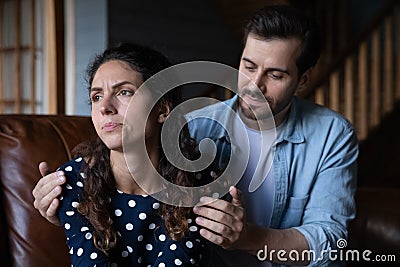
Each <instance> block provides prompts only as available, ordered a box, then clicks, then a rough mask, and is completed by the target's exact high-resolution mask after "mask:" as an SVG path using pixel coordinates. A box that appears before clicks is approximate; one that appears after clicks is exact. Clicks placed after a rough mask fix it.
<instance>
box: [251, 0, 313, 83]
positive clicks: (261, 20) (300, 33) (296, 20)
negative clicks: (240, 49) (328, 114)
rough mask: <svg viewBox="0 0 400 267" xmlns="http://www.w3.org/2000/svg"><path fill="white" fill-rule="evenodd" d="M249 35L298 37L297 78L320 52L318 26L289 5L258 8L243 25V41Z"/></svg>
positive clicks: (268, 37)
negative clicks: (299, 44)
mask: <svg viewBox="0 0 400 267" xmlns="http://www.w3.org/2000/svg"><path fill="white" fill-rule="evenodd" d="M249 34H252V35H255V37H256V38H259V39H261V40H273V39H288V38H292V37H295V38H299V39H300V41H301V54H300V55H299V57H298V59H297V60H296V65H297V69H298V71H299V77H300V76H301V75H302V74H303V73H304V72H305V71H307V70H308V69H309V68H311V67H313V66H314V65H315V64H316V63H317V61H318V58H319V56H320V53H321V38H320V33H319V30H318V27H317V26H316V24H315V23H314V22H313V21H312V20H310V19H308V18H307V17H306V16H305V15H304V14H302V13H301V12H300V11H298V10H297V9H296V8H294V7H293V6H290V5H272V6H266V7H264V8H262V9H260V10H258V11H257V12H256V13H254V14H253V15H252V16H251V17H250V18H249V19H248V21H247V24H246V26H245V28H244V42H245V43H246V40H247V37H248V36H249Z"/></svg>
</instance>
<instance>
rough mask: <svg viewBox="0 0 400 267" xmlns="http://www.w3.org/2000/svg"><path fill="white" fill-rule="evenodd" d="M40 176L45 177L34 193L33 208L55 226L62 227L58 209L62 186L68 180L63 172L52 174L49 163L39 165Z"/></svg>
mask: <svg viewBox="0 0 400 267" xmlns="http://www.w3.org/2000/svg"><path fill="white" fill-rule="evenodd" d="M39 171H40V174H41V175H42V176H43V178H41V179H40V180H39V182H38V183H37V184H36V186H35V188H34V189H33V191H32V195H33V197H34V198H35V201H34V202H33V206H34V207H35V208H36V209H37V210H38V211H39V212H40V214H41V215H42V216H43V217H44V218H46V219H47V220H48V221H49V222H51V223H52V224H54V225H60V220H59V218H58V217H57V208H58V206H59V204H60V202H59V200H58V196H59V195H60V194H61V190H62V189H61V185H62V184H64V183H65V181H66V178H65V176H64V173H63V172H62V171H57V172H52V173H50V170H49V167H48V165H47V162H41V163H40V164H39Z"/></svg>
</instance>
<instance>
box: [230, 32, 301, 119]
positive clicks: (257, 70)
mask: <svg viewBox="0 0 400 267" xmlns="http://www.w3.org/2000/svg"><path fill="white" fill-rule="evenodd" d="M300 52H301V42H300V40H299V39H297V38H289V39H272V40H261V39H260V38H257V36H255V35H251V34H250V35H249V36H248V37H247V41H246V46H245V48H244V50H243V54H242V58H241V60H240V65H239V71H240V72H241V73H242V74H244V75H245V76H247V77H248V79H246V78H245V77H244V76H243V75H239V79H238V93H239V95H240V96H241V98H239V112H240V113H241V114H243V115H244V116H245V117H246V118H249V119H252V120H254V119H255V115H254V113H256V114H257V118H259V119H265V118H267V117H270V116H269V115H268V114H270V113H269V109H268V107H266V105H265V104H266V103H265V100H267V102H268V103H269V105H270V109H271V111H272V113H273V115H274V116H275V115H277V114H278V113H279V112H281V111H282V110H284V112H287V109H285V107H287V105H288V104H290V102H291V100H292V98H293V96H294V94H295V91H296V89H297V88H298V87H299V82H301V79H299V73H298V69H297V66H296V59H297V58H298V56H299V55H300ZM305 75H307V74H305ZM303 76H304V75H303ZM304 78H306V77H302V79H304ZM257 87H258V88H257ZM258 90H260V91H261V94H259V93H258V94H255V92H257V91H258ZM242 98H243V99H242ZM250 107H251V109H252V110H253V111H254V113H253V112H252V111H251V110H250Z"/></svg>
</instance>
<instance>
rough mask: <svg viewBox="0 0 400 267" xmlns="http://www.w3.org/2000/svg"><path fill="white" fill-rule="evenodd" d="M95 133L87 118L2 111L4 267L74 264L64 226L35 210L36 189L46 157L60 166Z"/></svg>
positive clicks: (0, 242) (0, 255) (0, 241)
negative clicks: (52, 221) (42, 162)
mask: <svg viewBox="0 0 400 267" xmlns="http://www.w3.org/2000/svg"><path fill="white" fill-rule="evenodd" d="M93 135H94V130H93V127H92V124H91V120H90V119H89V118H87V117H68V116H45V115H43V116H40V115H37V116H36V115H35V116H34V115H0V185H1V191H0V203H1V205H0V224H1V225H0V259H1V260H0V265H1V266H7V267H8V266H15V267H29V266H31V267H36V266H37V267H39V266H49V267H51V266H57V267H62V266H71V264H70V262H69V256H68V250H67V246H66V243H65V235H64V232H63V230H62V228H61V227H57V226H53V225H51V224H50V223H48V222H47V221H46V220H45V219H44V218H42V217H41V216H40V214H39V212H37V211H36V210H35V209H34V208H33V196H32V193H31V192H32V189H33V188H34V186H35V184H36V183H37V181H38V179H39V178H40V177H41V176H40V173H39V171H38V164H39V162H40V161H42V160H46V161H48V162H49V164H50V167H51V168H52V169H55V168H57V167H58V166H60V165H61V164H62V163H64V162H66V161H67V160H68V159H69V158H70V157H71V154H70V151H71V149H72V148H73V147H74V146H75V145H77V144H78V143H79V142H81V141H83V140H85V139H88V138H91V136H93Z"/></svg>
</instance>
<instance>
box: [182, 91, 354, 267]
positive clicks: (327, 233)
mask: <svg viewBox="0 0 400 267" xmlns="http://www.w3.org/2000/svg"><path fill="white" fill-rule="evenodd" d="M236 100H237V97H234V98H232V99H229V100H227V101H225V102H222V103H217V104H214V105H211V106H208V107H205V108H203V109H200V110H196V111H193V112H191V113H189V114H187V115H186V119H187V120H188V121H189V129H190V133H191V135H192V137H193V138H195V139H196V141H197V142H199V141H200V140H202V139H203V138H206V137H207V138H210V139H212V140H213V141H214V142H215V144H216V146H217V149H218V152H217V163H218V164H219V166H220V168H224V167H225V166H226V164H227V161H229V157H230V148H231V147H230V139H229V136H228V135H227V131H226V130H224V129H223V128H222V127H220V126H219V124H218V123H216V122H215V121H212V120H210V119H204V118H200V119H199V117H201V116H203V115H204V114H206V115H207V116H210V117H213V118H218V119H219V120H221V121H224V122H225V123H224V125H227V126H228V127H229V122H230V120H231V119H232V118H230V117H231V116H227V113H226V112H224V111H223V110H224V107H225V108H226V106H225V105H228V106H229V107H232V108H233V107H234V105H235V103H236ZM194 118H197V119H194ZM357 156H358V141H357V137H356V135H355V132H354V129H353V127H352V125H351V124H350V123H349V122H348V121H347V120H346V119H344V118H343V117H342V116H341V115H339V114H338V113H336V112H334V111H332V110H330V109H327V108H325V107H321V106H319V105H316V104H314V103H312V102H309V101H306V100H303V99H300V98H297V97H295V98H294V99H293V103H292V106H291V108H290V113H289V116H288V119H287V122H286V129H284V130H283V132H282V134H281V135H280V136H279V137H278V138H277V140H276V151H275V157H274V161H273V168H274V177H275V202H274V208H273V214H272V218H271V223H270V227H271V228H275V229H286V228H291V227H293V228H295V229H297V230H298V231H300V232H301V233H302V234H303V235H304V236H305V238H306V239H307V241H308V244H309V247H310V250H311V251H312V253H315V260H313V259H312V262H311V263H310V266H337V265H338V263H337V262H336V263H334V262H330V260H329V254H328V253H327V252H328V251H329V250H336V249H338V247H337V242H338V240H340V239H346V238H347V225H348V223H349V221H350V220H352V219H353V218H354V216H355V201H354V194H355V190H356V176H357V165H356V161H357ZM337 255H339V254H337ZM321 258H322V259H321Z"/></svg>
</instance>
